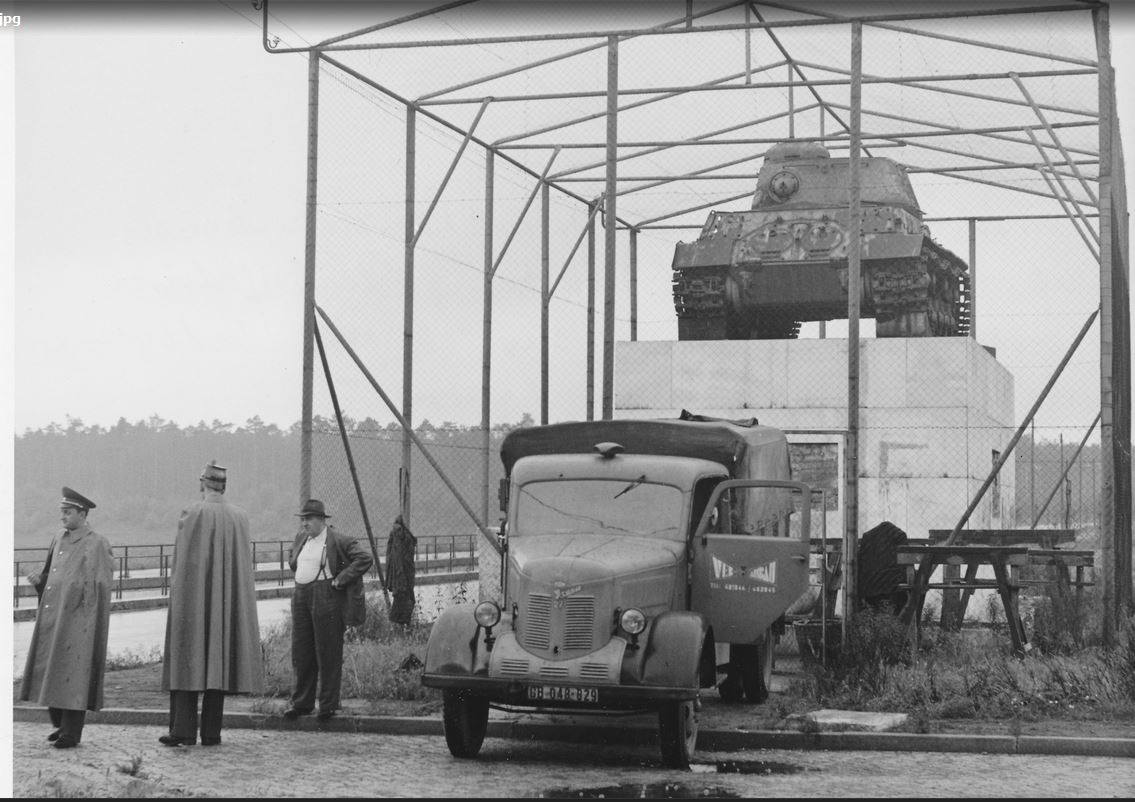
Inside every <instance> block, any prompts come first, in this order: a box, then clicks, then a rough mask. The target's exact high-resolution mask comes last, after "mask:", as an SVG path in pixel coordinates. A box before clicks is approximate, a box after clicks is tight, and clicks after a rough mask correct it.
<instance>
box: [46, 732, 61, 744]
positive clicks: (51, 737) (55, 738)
mask: <svg viewBox="0 0 1135 802" xmlns="http://www.w3.org/2000/svg"><path fill="white" fill-rule="evenodd" d="M62 734H63V730H56V731H55V732H53V733H51V735H48V736H47V740H49V741H58V740H59V736H60V735H62Z"/></svg>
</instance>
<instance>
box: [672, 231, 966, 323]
mask: <svg viewBox="0 0 1135 802" xmlns="http://www.w3.org/2000/svg"><path fill="white" fill-rule="evenodd" d="M865 272H866V273H867V275H866V276H864V279H865V282H864V283H865V294H866V296H867V298H868V300H870V302H871V306H872V308H873V309H874V317H875V320H876V336H878V337H926V336H935V337H964V336H968V335H969V332H970V277H969V274H968V272H967V268H966V265H965V263H964V262H962V261H961V260H959V259H957V258H956V257H953V256H952V254H949V253H948V252H946V251H944V250H943V249H942V248H941V247H940V246H938V245H937V244H935V243H933V242H932V241H931V240H929V239H927V240H926V242H925V244H924V245H923V248H922V252H921V254H920V255H919V257H918V260H917V261H914V260H910V261H909V262H907V263H906V264H902V263H897V264H894V263H892V264H891V265H889V266H887V267H884V266H881V265H868V266H867V268H866V271H865ZM726 276H727V269H726V268H715V267H697V268H689V269H684V270H675V271H674V274H673V277H672V285H673V294H674V308H675V311H676V312H677V314H678V339H679V340H726V339H727V340H748V339H759V340H765V339H795V338H796V337H797V335H798V334H799V333H800V321H798V320H795V319H794V318H793V317H792V315H791V314H789V313H787V312H783V311H782V312H777V311H776V310H772V309H769V310H764V311H761V312H756V311H753V312H749V313H746V312H744V311H743V310H740V311H739V310H735V309H733V308H732V307H731V306H730V303H729V298H728V294H727V284H726V282H727V279H726Z"/></svg>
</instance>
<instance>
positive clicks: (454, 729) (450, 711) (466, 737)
mask: <svg viewBox="0 0 1135 802" xmlns="http://www.w3.org/2000/svg"><path fill="white" fill-rule="evenodd" d="M442 723H443V725H444V727H445V743H446V745H447V746H449V752H450V754H452V755H453V756H454V757H476V756H477V753H478V752H479V751H481V744H482V743H484V740H485V730H486V729H488V726H489V700H488V699H485V698H483V697H479V696H470V695H468V694H467V693H466V692H465V691H461V690H446V691H443V693H442Z"/></svg>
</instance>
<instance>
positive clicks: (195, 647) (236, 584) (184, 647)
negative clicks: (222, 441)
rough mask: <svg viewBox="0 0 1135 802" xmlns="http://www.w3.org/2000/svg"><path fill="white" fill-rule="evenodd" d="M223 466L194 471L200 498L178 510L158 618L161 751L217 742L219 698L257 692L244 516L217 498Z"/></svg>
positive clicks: (260, 666) (256, 629) (259, 665)
mask: <svg viewBox="0 0 1135 802" xmlns="http://www.w3.org/2000/svg"><path fill="white" fill-rule="evenodd" d="M227 484H228V469H227V468H225V467H223V466H221V465H218V464H217V461H216V460H213V461H212V462H210V463H209V464H208V465H206V466H205V468H204V470H202V471H201V476H200V478H199V486H200V490H201V500H200V501H195V502H193V503H192V504H190V505H189V506H187V507H186V508H185V509H184V510H182V512H181V517H180V519H179V520H178V522H177V539H176V540H175V541H174V555H173V571H172V579H171V582H170V591H169V607H168V609H167V615H166V640H165V657H164V659H163V660H162V690H163V691H168V692H169V697H170V721H169V732H168V734H166V735H163V736H161V737H160V738H158V740H159V741H160V742H161V743H163V744H165V745H166V746H192V745H193V744H195V743H197V733H198V726H197V723H198V717H197V703H198V699H199V698H200V701H201V718H200V721H201V726H200V733H201V745H202V746H216V745H217V744H219V743H220V742H221V723H222V719H223V717H224V707H225V695H226V694H230V693H247V694H259V693H263V691H264V663H263V656H262V654H261V651H260V625H259V620H258V618H257V614H256V580H255V574H254V568H253V564H252V540H251V539H250V537H249V525H248V513H246V512H245V511H244V510H243V509H241V508H240V507H238V506H237V505H235V504H232V503H230V502H228V501H226V500H225V488H226V485H227Z"/></svg>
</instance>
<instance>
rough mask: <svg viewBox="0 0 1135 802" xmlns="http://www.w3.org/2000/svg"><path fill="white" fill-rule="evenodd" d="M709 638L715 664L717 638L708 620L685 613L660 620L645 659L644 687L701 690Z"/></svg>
mask: <svg viewBox="0 0 1135 802" xmlns="http://www.w3.org/2000/svg"><path fill="white" fill-rule="evenodd" d="M707 636H708V639H709V640H708V642H709V645H710V647H711V649H710V651H709V660H711V661H712V660H713V650H712V638H713V636H712V634H711V633H709V625H708V623H707V621H706V620H705V617H704V616H702V615H701V614H700V613H692V612H688V611H685V610H675V611H672V612H668V613H663V614H662V615H660V616H658V618H656V619H655V620H654V624H653V626H651V628H650V634H649V637H648V640H647V642H646V650H645V653H644V655H643V675H642V680H643V684H646V685H670V686H678V687H687V688H698V687H700V686H701V682H700V680H701V678H702V674H703V673H704V672H703V671H702V663H703V662H705V659H706V652H705V646H706V644H707Z"/></svg>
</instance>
